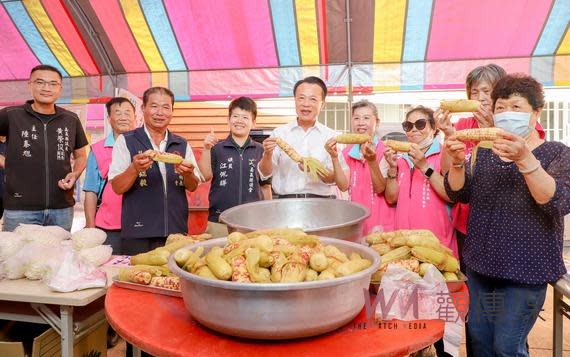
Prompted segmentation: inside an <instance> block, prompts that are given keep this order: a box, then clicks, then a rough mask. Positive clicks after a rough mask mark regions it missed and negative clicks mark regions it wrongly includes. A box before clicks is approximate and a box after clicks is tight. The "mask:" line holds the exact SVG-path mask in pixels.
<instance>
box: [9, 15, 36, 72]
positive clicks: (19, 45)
mask: <svg viewBox="0 0 570 357" xmlns="http://www.w3.org/2000/svg"><path fill="white" fill-rule="evenodd" d="M0 43H1V44H2V55H1V56H0V79H3V80H13V79H27V78H28V77H29V76H30V69H32V68H33V67H34V66H37V65H38V64H40V63H39V61H38V59H37V58H36V56H35V55H34V53H33V52H32V50H31V49H30V48H29V47H28V45H27V44H26V42H25V41H24V39H23V38H22V36H21V35H20V33H19V32H18V29H17V28H16V26H14V23H13V22H12V20H11V19H10V16H8V14H7V13H6V10H5V9H4V7H3V6H1V5H0Z"/></svg>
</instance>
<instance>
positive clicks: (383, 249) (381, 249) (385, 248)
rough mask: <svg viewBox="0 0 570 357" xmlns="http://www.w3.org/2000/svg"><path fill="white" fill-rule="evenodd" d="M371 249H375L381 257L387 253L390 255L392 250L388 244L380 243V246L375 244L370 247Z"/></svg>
mask: <svg viewBox="0 0 570 357" xmlns="http://www.w3.org/2000/svg"><path fill="white" fill-rule="evenodd" d="M370 248H372V249H374V250H375V251H376V252H377V253H378V254H380V255H384V254H386V253H388V252H389V251H390V250H391V249H392V248H390V246H389V245H388V244H386V243H378V244H373V245H371V246H370Z"/></svg>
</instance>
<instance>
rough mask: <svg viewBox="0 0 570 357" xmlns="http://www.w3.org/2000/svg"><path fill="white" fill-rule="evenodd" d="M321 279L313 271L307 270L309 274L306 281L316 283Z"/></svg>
mask: <svg viewBox="0 0 570 357" xmlns="http://www.w3.org/2000/svg"><path fill="white" fill-rule="evenodd" d="M318 277H319V273H317V272H316V271H314V270H313V269H307V274H306V275H305V281H315V280H317V278H318Z"/></svg>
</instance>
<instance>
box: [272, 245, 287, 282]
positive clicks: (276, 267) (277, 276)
mask: <svg viewBox="0 0 570 357" xmlns="http://www.w3.org/2000/svg"><path fill="white" fill-rule="evenodd" d="M271 256H273V258H274V259H275V263H273V266H271V281H272V282H274V283H278V282H280V281H281V277H282V274H281V272H282V270H283V266H284V265H285V264H287V263H288V260H287V257H285V254H283V253H282V252H271Z"/></svg>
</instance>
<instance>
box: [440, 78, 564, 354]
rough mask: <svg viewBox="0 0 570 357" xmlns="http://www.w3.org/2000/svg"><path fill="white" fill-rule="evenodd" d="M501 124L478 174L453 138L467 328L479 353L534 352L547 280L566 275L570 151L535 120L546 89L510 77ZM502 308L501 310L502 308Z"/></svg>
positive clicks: (499, 87) (497, 97) (500, 102)
mask: <svg viewBox="0 0 570 357" xmlns="http://www.w3.org/2000/svg"><path fill="white" fill-rule="evenodd" d="M492 98H493V104H494V114H495V116H494V124H495V126H496V127H499V128H502V129H504V131H505V132H506V133H505V134H502V135H501V138H500V139H498V140H495V141H494V143H493V147H492V149H483V148H480V149H479V150H478V153H477V161H476V162H475V165H474V167H473V172H471V168H470V164H469V163H465V144H464V143H462V142H460V141H457V140H456V139H455V137H454V136H453V135H452V136H450V137H449V138H448V139H447V141H446V151H447V153H448V154H449V155H450V157H451V158H452V160H453V165H452V167H451V168H450V170H449V173H448V174H447V175H446V178H445V188H446V192H447V194H448V195H449V197H450V198H451V199H453V200H458V201H460V202H465V203H467V202H468V203H470V205H471V213H470V218H469V223H468V229H467V239H466V241H465V247H464V251H463V254H464V260H465V265H466V267H467V277H468V281H467V283H468V286H469V295H470V304H469V318H468V323H467V324H468V328H469V329H468V333H469V335H470V338H471V346H472V351H473V352H474V355H475V356H489V355H500V356H515V355H516V356H528V351H527V349H526V346H525V344H526V339H527V336H528V333H529V332H530V330H531V328H532V326H533V325H534V323H535V321H536V318H537V316H538V314H539V312H540V310H541V308H542V305H543V303H544V298H545V295H546V287H547V283H549V282H554V281H556V280H558V279H559V278H560V276H562V275H563V274H565V273H566V269H565V267H564V263H563V260H562V240H563V229H564V222H563V219H564V215H566V214H568V213H570V148H568V147H567V146H565V145H564V144H562V143H558V142H545V141H544V140H543V139H541V138H540V136H539V134H538V132H537V131H536V129H535V125H536V123H537V121H538V118H539V117H540V112H541V111H542V108H543V106H544V95H543V92H542V86H541V85H540V83H538V82H537V81H536V80H535V79H534V78H532V77H529V76H525V75H509V76H506V77H504V78H502V79H501V80H499V81H498V82H497V84H496V85H495V88H494V89H493V93H492ZM498 307H499V308H498Z"/></svg>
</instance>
